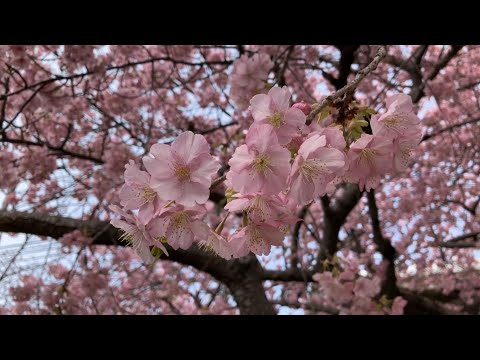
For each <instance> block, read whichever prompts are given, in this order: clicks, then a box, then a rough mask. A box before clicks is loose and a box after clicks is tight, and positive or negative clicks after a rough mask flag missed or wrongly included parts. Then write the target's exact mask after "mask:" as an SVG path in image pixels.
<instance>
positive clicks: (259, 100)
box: [250, 94, 273, 121]
mask: <svg viewBox="0 0 480 360" xmlns="http://www.w3.org/2000/svg"><path fill="white" fill-rule="evenodd" d="M250 112H251V113H252V117H253V120H255V121H261V120H265V119H266V118H268V117H270V116H271V115H272V113H273V111H272V110H271V99H270V96H268V95H265V94H257V95H255V96H254V97H253V98H252V99H251V100H250Z"/></svg>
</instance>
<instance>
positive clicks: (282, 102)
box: [268, 86, 292, 113]
mask: <svg viewBox="0 0 480 360" xmlns="http://www.w3.org/2000/svg"><path fill="white" fill-rule="evenodd" d="M268 96H269V97H270V98H271V99H272V102H273V106H274V109H275V111H279V112H282V113H283V112H285V111H287V109H288V107H289V106H290V97H291V96H292V94H290V90H288V87H287V86H284V87H282V88H280V87H273V88H271V89H270V91H269V92H268Z"/></svg>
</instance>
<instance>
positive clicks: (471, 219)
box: [0, 45, 480, 315]
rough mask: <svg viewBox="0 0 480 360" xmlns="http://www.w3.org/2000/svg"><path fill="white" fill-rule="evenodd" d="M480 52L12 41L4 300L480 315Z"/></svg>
mask: <svg viewBox="0 0 480 360" xmlns="http://www.w3.org/2000/svg"><path fill="white" fill-rule="evenodd" d="M479 60H480V47H478V46H461V45H445V46H436V45H435V46H434V45H421V46H367V45H362V46H360V45H336V46H304V45H285V46H283V45H275V46H270V45H269V46H258V45H255V46H250V45H224V46H220V45H193V46H186V45H182V46H171V45H169V46H153V45H149V46H139V45H132V46H130V45H129V46H127V45H121V46H74V45H65V46H59V45H54V46H46V45H42V46H1V47H0V112H1V116H0V147H1V151H0V166H1V167H0V168H1V169H2V171H1V175H2V176H1V177H0V190H1V195H0V200H1V205H2V208H1V210H0V231H1V232H3V236H2V238H1V239H0V241H1V242H0V288H1V289H2V291H3V298H4V300H3V302H2V303H0V313H15V314H52V313H53V314H277V313H287V314H288V313H302V314H303V313H308V314H312V313H313V314H394V315H396V314H419V313H420V314H452V313H455V314H478V313H479V311H480V273H479V271H480V263H479V253H478V250H476V249H477V248H478V244H480V221H479V216H480V215H479V214H480V210H479V204H480V193H479V185H480V143H479V142H478V141H477V138H479V137H480V127H479V123H480V61H479ZM39 258H40V260H39Z"/></svg>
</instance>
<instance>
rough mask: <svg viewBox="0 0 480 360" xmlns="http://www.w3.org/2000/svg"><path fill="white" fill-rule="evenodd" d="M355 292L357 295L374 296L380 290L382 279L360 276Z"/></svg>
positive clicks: (356, 282)
mask: <svg viewBox="0 0 480 360" xmlns="http://www.w3.org/2000/svg"><path fill="white" fill-rule="evenodd" d="M353 292H354V293H355V296H364V297H367V298H372V297H374V296H375V295H377V294H378V293H379V292H380V281H379V279H378V278H375V279H368V278H366V277H360V278H358V279H357V281H355V287H354V288H353Z"/></svg>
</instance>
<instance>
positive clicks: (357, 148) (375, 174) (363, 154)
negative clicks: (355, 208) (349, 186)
mask: <svg viewBox="0 0 480 360" xmlns="http://www.w3.org/2000/svg"><path fill="white" fill-rule="evenodd" d="M392 149H393V143H392V140H390V139H387V138H384V137H381V136H373V135H369V134H362V136H361V137H360V139H358V140H357V141H355V142H354V143H353V144H352V145H351V146H350V149H349V151H348V154H347V157H348V162H349V170H348V174H347V176H348V177H349V178H350V179H353V180H354V181H358V185H359V187H360V190H363V189H364V188H365V189H366V190H367V191H370V189H373V188H375V187H377V186H378V184H379V183H380V179H381V177H383V176H384V175H385V174H386V173H387V172H388V171H390V170H391V169H392V154H391V153H392Z"/></svg>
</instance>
